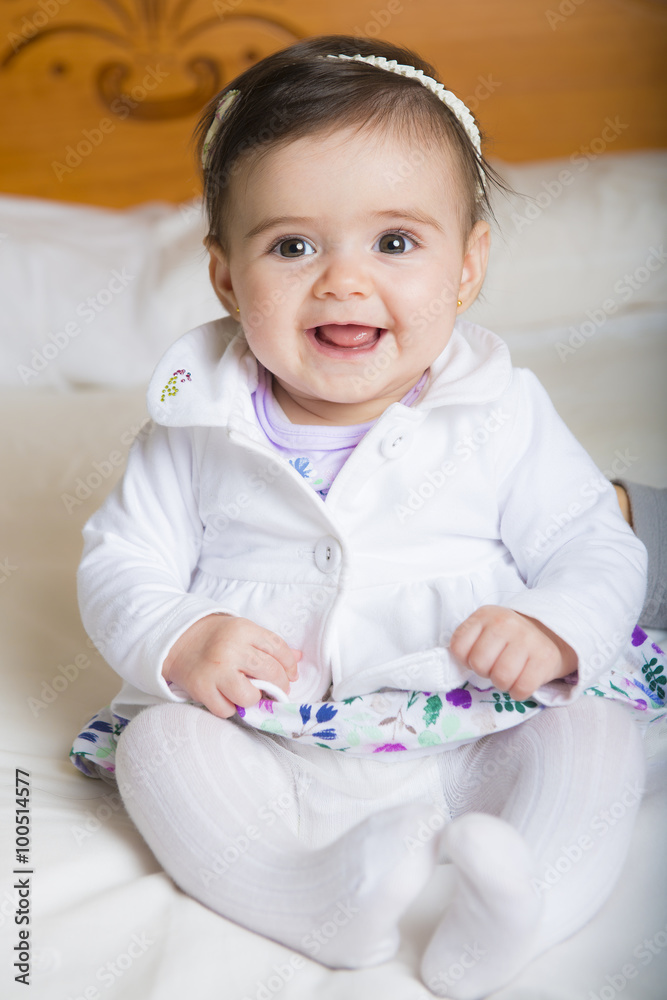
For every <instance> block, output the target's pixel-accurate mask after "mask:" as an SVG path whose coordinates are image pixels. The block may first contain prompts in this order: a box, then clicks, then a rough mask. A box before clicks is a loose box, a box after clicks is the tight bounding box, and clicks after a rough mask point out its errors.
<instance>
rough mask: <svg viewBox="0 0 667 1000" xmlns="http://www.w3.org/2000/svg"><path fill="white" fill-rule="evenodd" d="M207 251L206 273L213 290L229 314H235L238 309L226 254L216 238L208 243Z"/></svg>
mask: <svg viewBox="0 0 667 1000" xmlns="http://www.w3.org/2000/svg"><path fill="white" fill-rule="evenodd" d="M208 252H209V262H208V275H209V278H210V279H211V284H212V285H213V291H214V292H215V294H216V295H217V296H218V298H219V299H220V301H221V302H222V304H223V306H224V307H225V309H226V310H227V312H228V313H229V315H230V316H235V315H236V313H237V309H238V302H237V301H236V296H235V295H234V288H233V286H232V278H231V273H230V270H229V264H228V262H227V255H226V254H225V252H224V250H223V249H222V247H221V246H220V244H219V243H218V242H217V241H216V240H213V241H211V243H209V244H208Z"/></svg>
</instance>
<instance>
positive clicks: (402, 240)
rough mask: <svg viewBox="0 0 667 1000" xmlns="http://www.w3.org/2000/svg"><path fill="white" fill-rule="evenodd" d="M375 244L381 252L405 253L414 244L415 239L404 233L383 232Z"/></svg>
mask: <svg viewBox="0 0 667 1000" xmlns="http://www.w3.org/2000/svg"><path fill="white" fill-rule="evenodd" d="M408 244H409V245H408ZM376 246H377V247H378V248H379V249H380V251H381V252H382V253H405V251H406V250H410V249H411V248H412V247H414V246H416V241H414V240H412V239H410V237H409V236H407V235H406V234H405V233H385V234H384V236H381V237H380V239H379V240H378V241H377V244H376Z"/></svg>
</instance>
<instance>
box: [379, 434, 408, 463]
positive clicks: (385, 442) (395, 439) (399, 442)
mask: <svg viewBox="0 0 667 1000" xmlns="http://www.w3.org/2000/svg"><path fill="white" fill-rule="evenodd" d="M411 441H412V431H411V430H408V428H407V427H403V428H401V429H398V428H396V427H395V428H394V429H393V431H390V432H389V434H385V436H384V437H383V438H382V441H381V443H380V452H381V453H382V455H383V456H384V457H385V458H399V457H400V456H401V455H403V454H404V453H405V452H406V451H407V450H408V448H409V447H410V442H411Z"/></svg>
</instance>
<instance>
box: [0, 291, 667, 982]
mask: <svg viewBox="0 0 667 1000" xmlns="http://www.w3.org/2000/svg"><path fill="white" fill-rule="evenodd" d="M664 329H665V317H664V314H660V313H659V312H657V311H655V310H653V311H649V312H641V311H639V312H637V313H636V314H635V315H633V316H631V317H627V316H626V317H623V318H622V319H618V318H617V319H616V320H615V321H614V322H612V320H610V321H609V323H608V324H607V325H606V327H605V336H604V337H599V338H595V337H592V338H590V339H589V340H587V341H586V343H585V345H584V346H582V347H581V348H580V349H579V350H578V351H577V352H576V353H575V354H574V355H572V356H568V357H567V360H566V361H565V362H562V361H561V360H560V358H559V356H558V353H557V350H556V347H555V345H556V344H557V343H558V342H559V341H562V339H563V337H566V336H567V335H568V329H567V327H565V328H562V329H558V330H556V329H554V330H550V331H547V332H546V333H543V334H542V335H541V336H540V338H534V337H533V338H530V337H525V336H523V335H517V336H516V337H514V338H513V337H509V336H508V338H507V339H508V341H509V342H510V346H511V347H512V350H513V354H514V358H515V362H516V363H518V364H521V365H527V366H529V367H533V368H534V370H535V371H536V372H537V374H538V375H539V376H540V378H542V380H543V381H544V383H545V385H546V386H547V388H548V389H549V391H550V392H551V393H552V396H553V398H554V401H555V403H556V406H557V408H558V409H559V411H560V412H561V414H562V416H563V417H564V418H565V419H566V421H567V422H568V424H569V425H570V427H571V429H572V430H573V431H574V432H575V434H577V436H578V437H579V438H580V439H581V440H582V442H583V443H584V445H585V446H586V447H587V448H588V449H589V451H591V453H592V455H593V457H594V458H595V460H596V461H597V463H598V464H599V465H600V467H601V468H602V469H605V470H606V469H609V470H610V471H612V472H614V471H617V468H618V464H619V463H620V462H621V461H627V462H628V468H627V469H623V470H622V474H627V475H628V476H629V477H630V478H635V479H637V480H639V481H643V482H648V483H652V484H653V485H663V486H664V485H667V482H666V475H667V462H666V461H665V451H664V449H665V443H664V434H663V433H662V428H664V427H665V424H666V423H667V421H665V416H666V415H667V414H666V413H665V405H666V404H665V393H664V374H663V372H664V370H665V368H664V360H665V353H666V351H665V336H664ZM661 365H662V371H661V370H660V369H661ZM0 419H1V420H2V425H3V427H5V428H7V429H8V431H6V432H5V433H4V434H3V436H2V441H1V442H0V454H1V455H2V471H3V484H4V489H3V495H2V500H1V508H0V509H1V513H2V520H3V529H4V530H3V531H2V533H1V534H0V537H1V538H2V549H1V550H0V615H1V623H0V648H1V651H2V664H3V678H4V687H5V692H4V697H3V699H2V708H1V709H0V712H1V716H0V733H1V734H2V741H1V744H0V745H1V746H2V751H1V752H0V766H1V768H2V799H3V801H2V817H3V822H2V850H1V851H0V856H1V857H2V858H3V867H2V871H1V872H0V879H1V882H0V935H1V937H2V945H1V952H2V963H1V965H2V968H1V970H0V995H1V996H3V997H7V998H9V1000H14V998H19V997H26V996H28V997H30V998H32V1000H78V998H84V997H85V998H86V1000H98V998H105V1000H106V998H108V1000H115V998H118V1000H120V998H122V1000H176V998H179V1000H180V998H181V997H182V996H184V995H187V996H192V997H196V998H198V1000H267V998H268V1000H270V998H273V997H275V996H277V997H279V998H280V1000H312V998H313V997H317V998H318V1000H375V998H378V1000H379V998H382V1000H428V998H429V997H430V996H431V994H430V993H429V992H428V990H426V988H425V987H424V986H423V985H421V984H420V982H419V978H418V964H419V956H420V954H421V952H422V950H423V948H424V946H425V944H426V941H427V938H428V933H429V928H430V927H431V926H432V925H433V923H434V921H435V919H436V916H437V913H438V911H439V910H440V909H441V908H442V907H443V905H444V902H445V901H446V898H447V895H448V893H449V892H450V889H451V872H450V869H449V866H443V867H442V868H441V869H439V870H438V872H437V875H436V877H434V879H433V880H432V882H431V883H430V884H429V886H428V888H427V889H426V890H425V891H424V893H423V894H422V895H421V896H420V897H419V898H418V900H416V902H415V903H414V904H413V906H412V907H411V908H410V910H409V911H408V913H407V914H406V915H405V917H404V920H403V921H402V924H401V931H402V942H401V947H400V950H399V952H398V954H397V956H396V958H395V959H393V960H392V961H390V962H388V963H385V964H384V965H381V966H377V967H375V968H371V969H365V970H357V971H332V970H328V969H325V968H324V967H322V966H320V965H318V964H317V963H316V962H314V961H310V960H304V961H303V963H301V962H300V961H299V960H297V961H296V965H295V964H294V962H295V956H294V954H293V953H292V952H290V951H289V949H286V948H283V947H282V946H280V945H277V944H275V943H273V942H269V941H266V940H265V939H263V938H261V937H258V936H257V935H255V934H252V933H250V932H249V931H246V930H244V929H242V928H240V927H237V926H236V925H234V924H232V923H230V922H229V921H227V920H224V919H223V918H221V917H219V916H217V915H216V914H214V913H212V912H211V911H209V910H207V909H206V908H205V907H203V906H201V905H200V904H198V903H196V902H194V901H193V900H191V899H189V898H188V897H186V896H185V895H184V894H183V893H182V892H181V891H180V890H179V889H177V888H176V887H175V886H174V885H173V883H172V882H171V880H170V879H169V878H168V876H167V875H166V874H165V873H164V872H162V871H161V869H160V868H159V866H158V865H157V863H156V862H155V860H154V859H153V857H152V855H151V853H150V851H149V850H148V849H147V847H146V846H145V845H144V844H143V842H142V840H141V838H140V837H139V835H138V833H137V832H136V830H135V829H134V828H133V825H132V823H131V821H130V820H129V818H128V816H127V814H126V813H125V810H124V808H123V806H122V803H121V801H120V798H119V796H118V794H117V792H115V790H114V788H113V786H111V785H107V784H105V783H103V782H101V781H95V780H92V779H89V778H86V777H84V776H83V775H82V774H80V773H79V772H78V771H77V770H76V769H75V768H74V767H73V765H72V763H71V762H70V761H69V760H68V751H69V747H70V743H71V739H72V736H73V735H74V734H75V733H76V732H77V731H78V729H79V728H80V727H81V725H82V724H83V723H85V721H86V720H87V718H89V716H90V715H91V714H92V713H93V712H94V711H95V710H96V709H97V708H98V707H99V706H101V705H104V704H106V703H108V701H109V700H110V698H111V696H112V695H113V694H114V693H115V691H116V690H117V687H118V680H117V678H116V676H115V675H114V674H113V672H112V671H111V670H110V668H109V667H108V666H107V665H106V664H105V663H104V662H103V660H102V659H101V657H100V656H99V654H97V653H96V651H95V649H94V648H93V647H92V646H91V644H90V642H89V640H88V639H87V637H86V635H85V633H84V631H83V628H82V626H81V623H80V621H79V615H78V609H77V604H76V592H75V572H76V566H77V563H78V559H79V556H80V551H81V536H80V532H81V526H82V524H83V523H84V521H85V520H86V518H87V517H88V516H89V514H91V513H92V511H93V510H94V509H95V508H96V507H97V506H98V505H99V504H100V503H101V502H102V500H103V498H104V496H105V495H106V493H107V492H108V490H109V489H110V488H111V486H112V484H113V482H114V481H115V480H116V478H117V477H118V475H119V474H120V472H121V467H122V463H123V460H124V456H125V454H126V452H127V448H128V445H129V441H130V440H131V438H132V437H133V436H134V434H136V433H137V431H138V429H139V428H140V427H141V425H142V421H143V420H144V419H145V406H144V396H143V389H141V388H137V389H117V390H94V391H89V392H78V393H63V394H59V393H58V392H55V391H52V390H48V391H34V392H30V391H26V390H20V389H18V390H12V389H7V390H6V391H5V393H4V394H3V396H2V398H0ZM619 453H620V455H621V458H620V459H619V457H618V456H619ZM614 461H616V462H617V466H616V467H615V466H614V464H613V463H614ZM617 474H620V473H619V472H618V471H617ZM649 749H650V753H651V759H650V767H649V787H648V791H647V794H646V797H645V799H644V801H643V803H642V806H641V810H640V815H639V820H638V823H637V827H636V830H635V834H634V839H633V844H632V850H631V854H630V856H629V858H628V860H627V863H626V865H625V868H624V871H623V874H622V877H621V879H620V881H619V883H618V884H617V885H616V887H615V888H614V890H613V892H612V895H611V897H610V898H609V900H608V902H607V903H606V904H605V906H604V907H603V909H602V911H601V912H600V913H599V914H598V915H597V917H596V918H595V919H594V920H593V921H592V922H591V923H590V924H589V925H587V926H586V927H585V928H584V929H583V930H581V931H580V932H579V933H578V934H576V935H575V936H574V937H572V938H571V939H569V940H568V941H566V942H563V943H562V944H561V945H559V946H558V947H557V948H555V949H553V950H552V951H551V952H549V953H548V954H546V955H544V956H542V957H540V958H539V959H537V960H536V961H535V962H533V963H532V964H531V966H530V967H529V968H528V969H527V970H525V972H524V973H523V974H522V975H521V976H520V977H519V978H518V979H517V980H516V981H515V982H514V983H512V984H511V985H510V986H508V987H507V988H505V989H504V990H502V991H500V992H499V993H496V994H495V995H494V1000H593V998H600V1000H611V998H613V997H615V996H617V995H621V996H622V997H623V998H624V1000H664V998H665V996H666V995H667V993H666V989H665V983H666V982H667V905H666V902H665V901H666V900H667V852H666V851H665V830H666V829H667V797H666V795H665V786H666V784H667V733H666V731H665V727H661V728H660V730H656V731H655V732H654V733H653V734H652V737H651V745H650V748H649ZM15 768H21V769H23V770H25V771H27V772H28V773H29V775H30V779H29V780H30V782H31V787H32V796H33V798H32V814H31V820H32V826H33V833H32V844H31V862H32V864H31V869H32V871H33V872H34V874H32V875H31V897H30V900H31V907H32V909H31V919H32V923H31V925H30V927H31V946H32V961H31V965H32V971H31V985H30V987H29V988H28V989H26V987H25V986H23V985H21V984H19V983H15V982H14V981H13V975H14V974H15V973H14V970H13V968H12V963H13V961H14V957H13V948H14V945H15V944H16V943H17V941H18V936H17V932H18V930H19V928H18V927H17V925H16V924H15V923H14V912H15V910H16V906H17V901H18V897H17V894H16V890H15V889H14V888H12V886H13V882H14V876H13V872H12V867H13V859H14V857H15V833H16V831H15V829H14V816H13V811H12V807H13V794H12V789H13V784H14V780H13V779H14V771H15ZM647 942H648V944H647ZM647 956H648V957H647Z"/></svg>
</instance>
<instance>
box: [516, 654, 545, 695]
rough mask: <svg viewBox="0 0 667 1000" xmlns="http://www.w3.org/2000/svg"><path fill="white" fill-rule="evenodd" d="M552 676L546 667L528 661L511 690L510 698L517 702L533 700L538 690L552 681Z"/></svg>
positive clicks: (533, 661)
mask: <svg viewBox="0 0 667 1000" xmlns="http://www.w3.org/2000/svg"><path fill="white" fill-rule="evenodd" d="M550 676H551V675H550V674H549V672H548V671H547V670H545V668H544V665H543V664H541V663H538V662H536V661H535V660H528V662H527V663H526V665H525V667H524V668H523V670H522V671H521V673H520V674H519V676H518V677H517V679H516V680H515V682H514V683H513V684H512V687H511V688H510V697H511V698H514V700H515V701H525V700H526V698H531V697H532V696H533V695H534V694H535V692H536V691H537V689H538V688H540V687H542V685H543V684H545V683H546V682H547V681H548V680H549V679H550Z"/></svg>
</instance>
